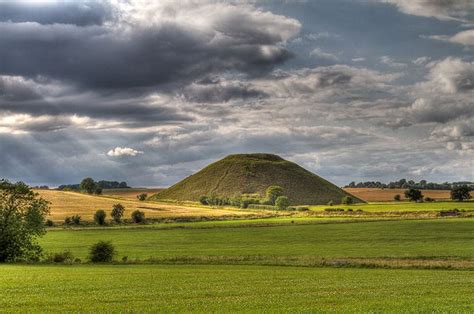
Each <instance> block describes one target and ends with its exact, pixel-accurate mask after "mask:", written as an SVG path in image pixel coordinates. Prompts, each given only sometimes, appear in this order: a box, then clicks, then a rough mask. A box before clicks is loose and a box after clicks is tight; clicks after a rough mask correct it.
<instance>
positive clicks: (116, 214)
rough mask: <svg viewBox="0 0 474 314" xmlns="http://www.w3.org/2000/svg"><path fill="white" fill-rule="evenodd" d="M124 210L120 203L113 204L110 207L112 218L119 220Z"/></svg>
mask: <svg viewBox="0 0 474 314" xmlns="http://www.w3.org/2000/svg"><path fill="white" fill-rule="evenodd" d="M124 212H125V207H124V206H123V205H122V204H115V205H114V206H113V207H112V218H113V219H114V221H115V222H120V221H121V220H122V217H123V213H124Z"/></svg>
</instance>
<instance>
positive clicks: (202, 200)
mask: <svg viewBox="0 0 474 314" xmlns="http://www.w3.org/2000/svg"><path fill="white" fill-rule="evenodd" d="M199 203H201V204H202V205H209V203H208V197H207V196H206V195H202V196H201V197H200V198H199Z"/></svg>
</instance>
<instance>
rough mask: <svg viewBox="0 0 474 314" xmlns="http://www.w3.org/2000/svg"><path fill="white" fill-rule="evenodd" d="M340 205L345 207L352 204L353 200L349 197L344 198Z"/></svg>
mask: <svg viewBox="0 0 474 314" xmlns="http://www.w3.org/2000/svg"><path fill="white" fill-rule="evenodd" d="M341 203H342V204H345V205H351V204H353V203H354V199H353V198H352V197H350V196H344V197H343V198H342V200H341Z"/></svg>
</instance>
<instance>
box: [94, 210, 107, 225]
mask: <svg viewBox="0 0 474 314" xmlns="http://www.w3.org/2000/svg"><path fill="white" fill-rule="evenodd" d="M106 216H107V214H106V213H105V211H104V210H102V209H99V210H98V211H96V212H95V214H94V221H95V222H96V223H97V224H99V225H101V226H102V225H104V224H105V217H106Z"/></svg>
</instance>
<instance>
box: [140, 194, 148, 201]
mask: <svg viewBox="0 0 474 314" xmlns="http://www.w3.org/2000/svg"><path fill="white" fill-rule="evenodd" d="M147 197H148V194H146V193H142V194H138V195H137V199H138V200H139V201H144V200H146V198H147Z"/></svg>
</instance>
